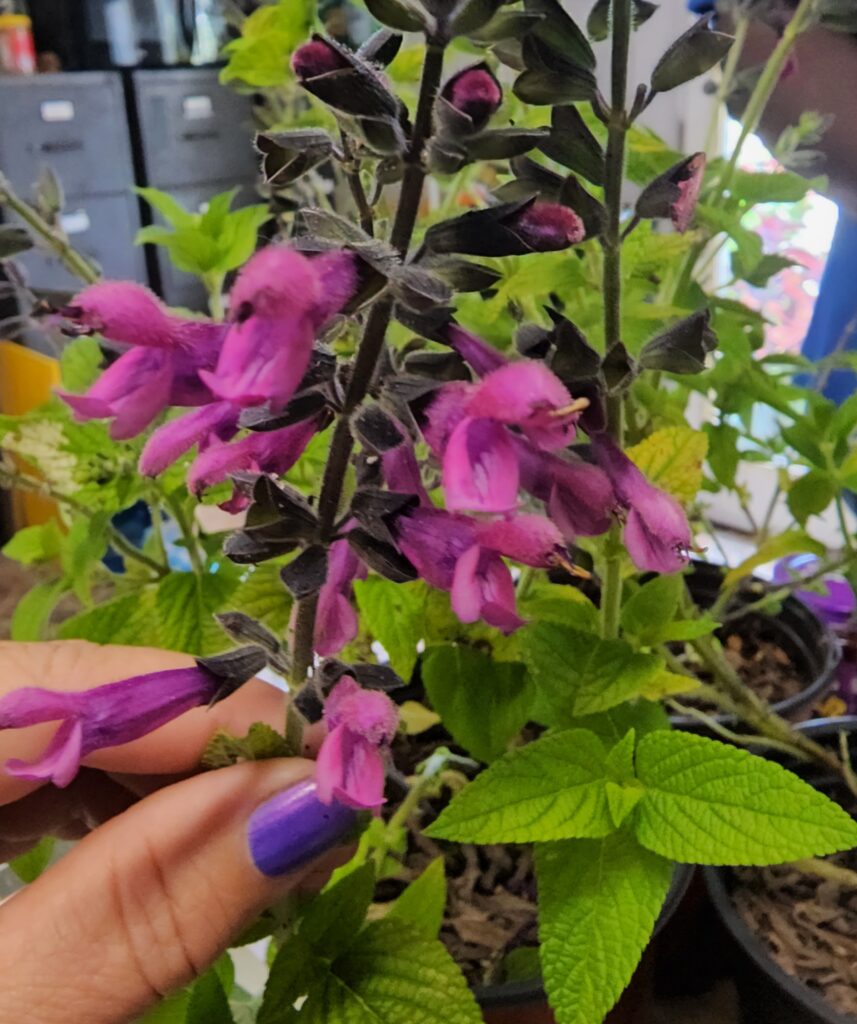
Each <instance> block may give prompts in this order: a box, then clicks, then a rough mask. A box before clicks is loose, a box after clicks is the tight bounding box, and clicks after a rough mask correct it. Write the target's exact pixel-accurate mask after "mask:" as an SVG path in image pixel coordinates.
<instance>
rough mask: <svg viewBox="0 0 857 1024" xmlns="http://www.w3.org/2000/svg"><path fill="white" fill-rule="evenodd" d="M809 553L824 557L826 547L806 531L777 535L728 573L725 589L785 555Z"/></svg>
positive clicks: (725, 579)
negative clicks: (761, 566)
mask: <svg viewBox="0 0 857 1024" xmlns="http://www.w3.org/2000/svg"><path fill="white" fill-rule="evenodd" d="M804 551H808V552H809V553H810V554H813V555H824V554H825V553H826V552H825V547H824V545H823V544H822V543H820V542H819V541H817V540H813V539H812V537H810V536H809V534H807V533H806V532H805V531H804V530H786V532H785V533H780V534H777V536H775V537H771V539H770V540H767V541H765V543H764V544H762V545H761V546H760V547H759V548H757V550H756V553H755V554H754V555H751V556H750V557H749V558H745V559H744V561H743V562H742V563H741V564H740V565H738V566H736V567H735V568H734V569H730V570H729V572H727V573H726V576H725V577H724V579H723V585H724V586H725V587H731V586H732V584H733V583H737V582H738V580H741V579H743V578H744V577H745V576H749V575H750V573H751V572H753V570H754V569H757V568H758V567H759V566H760V565H767V564H768V562H775V561H776V560H777V559H778V558H783V557H784V556H785V555H796V554H800V553H802V552H804Z"/></svg>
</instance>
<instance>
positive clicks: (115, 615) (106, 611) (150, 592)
mask: <svg viewBox="0 0 857 1024" xmlns="http://www.w3.org/2000/svg"><path fill="white" fill-rule="evenodd" d="M155 593H156V591H155V588H154V587H145V588H141V589H140V590H137V591H135V592H134V593H133V594H126V595H125V596H124V597H119V598H116V600H114V601H105V603H104V604H100V605H98V606H97V607H95V608H93V609H92V610H91V611H86V612H82V613H81V614H80V615H75V616H73V617H72V618H70V619H66V621H65V622H63V623H62V625H61V626H60V627H59V630H58V634H59V636H60V638H61V639H63V640H71V639H80V640H91V641H92V642H93V643H96V644H111V643H112V644H130V645H131V646H136V647H165V646H166V645H165V644H164V643H162V641H161V632H160V626H159V622H158V616H157V612H156V610H155Z"/></svg>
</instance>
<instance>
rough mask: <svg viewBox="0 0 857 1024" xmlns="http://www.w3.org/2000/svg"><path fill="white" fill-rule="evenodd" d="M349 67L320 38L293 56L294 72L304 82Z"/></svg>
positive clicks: (307, 44) (343, 59) (300, 47)
mask: <svg viewBox="0 0 857 1024" xmlns="http://www.w3.org/2000/svg"><path fill="white" fill-rule="evenodd" d="M349 66H350V65H349V63H348V61H347V60H346V59H345V58H344V57H343V56H342V54H341V53H339V51H338V50H336V48H335V47H333V46H331V45H330V43H328V42H327V41H326V40H324V39H321V38H319V37H318V36H316V37H314V38H313V39H311V40H310V41H309V42H308V43H304V45H303V46H299V47H298V48H297V50H295V52H294V53H293V54H292V71H294V73H295V74H296V75H297V77H298V78H299V79H300V80H301V81H302V82H304V81H306V80H307V79H309V78H318V77H319V75H327V74H330V72H331V71H342V70H343V69H344V68H347V67H349Z"/></svg>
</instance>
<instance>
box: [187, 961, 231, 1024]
mask: <svg viewBox="0 0 857 1024" xmlns="http://www.w3.org/2000/svg"><path fill="white" fill-rule="evenodd" d="M185 1024H235V1018H234V1017H233V1016H232V1011H231V1010H230V1009H229V1000H228V999H227V998H226V993H225V992H224V991H223V985H222V984H221V982H220V978H219V977H218V976H217V971H215V970H210V971H206V973H205V974H203V976H202V977H201V978H200V979H199V980H198V981H197V982H196V983H195V984H194V986H193V988H192V989H191V993H190V999H189V1001H188V1005H187V1014H186V1016H185Z"/></svg>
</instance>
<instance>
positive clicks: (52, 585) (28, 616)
mask: <svg viewBox="0 0 857 1024" xmlns="http://www.w3.org/2000/svg"><path fill="white" fill-rule="evenodd" d="M66 590H67V585H66V582H65V580H44V581H43V582H41V583H37V584H36V585H35V586H34V587H33V588H32V589H30V590H29V591H28V592H27V593H26V594H25V595H24V596H23V597H22V598H21V600H20V601H18V604H17V605H16V607H15V611H14V612H13V613H12V622H11V625H10V634H11V637H12V639H13V640H17V641H27V640H44V639H46V636H45V634H46V630H47V626H48V622H49V620H50V617H51V615H52V614H53V611H54V609H55V608H56V606H57V602H58V601H59V600H60V598H61V597H62V596H63V594H64V593H65V592H66Z"/></svg>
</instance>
